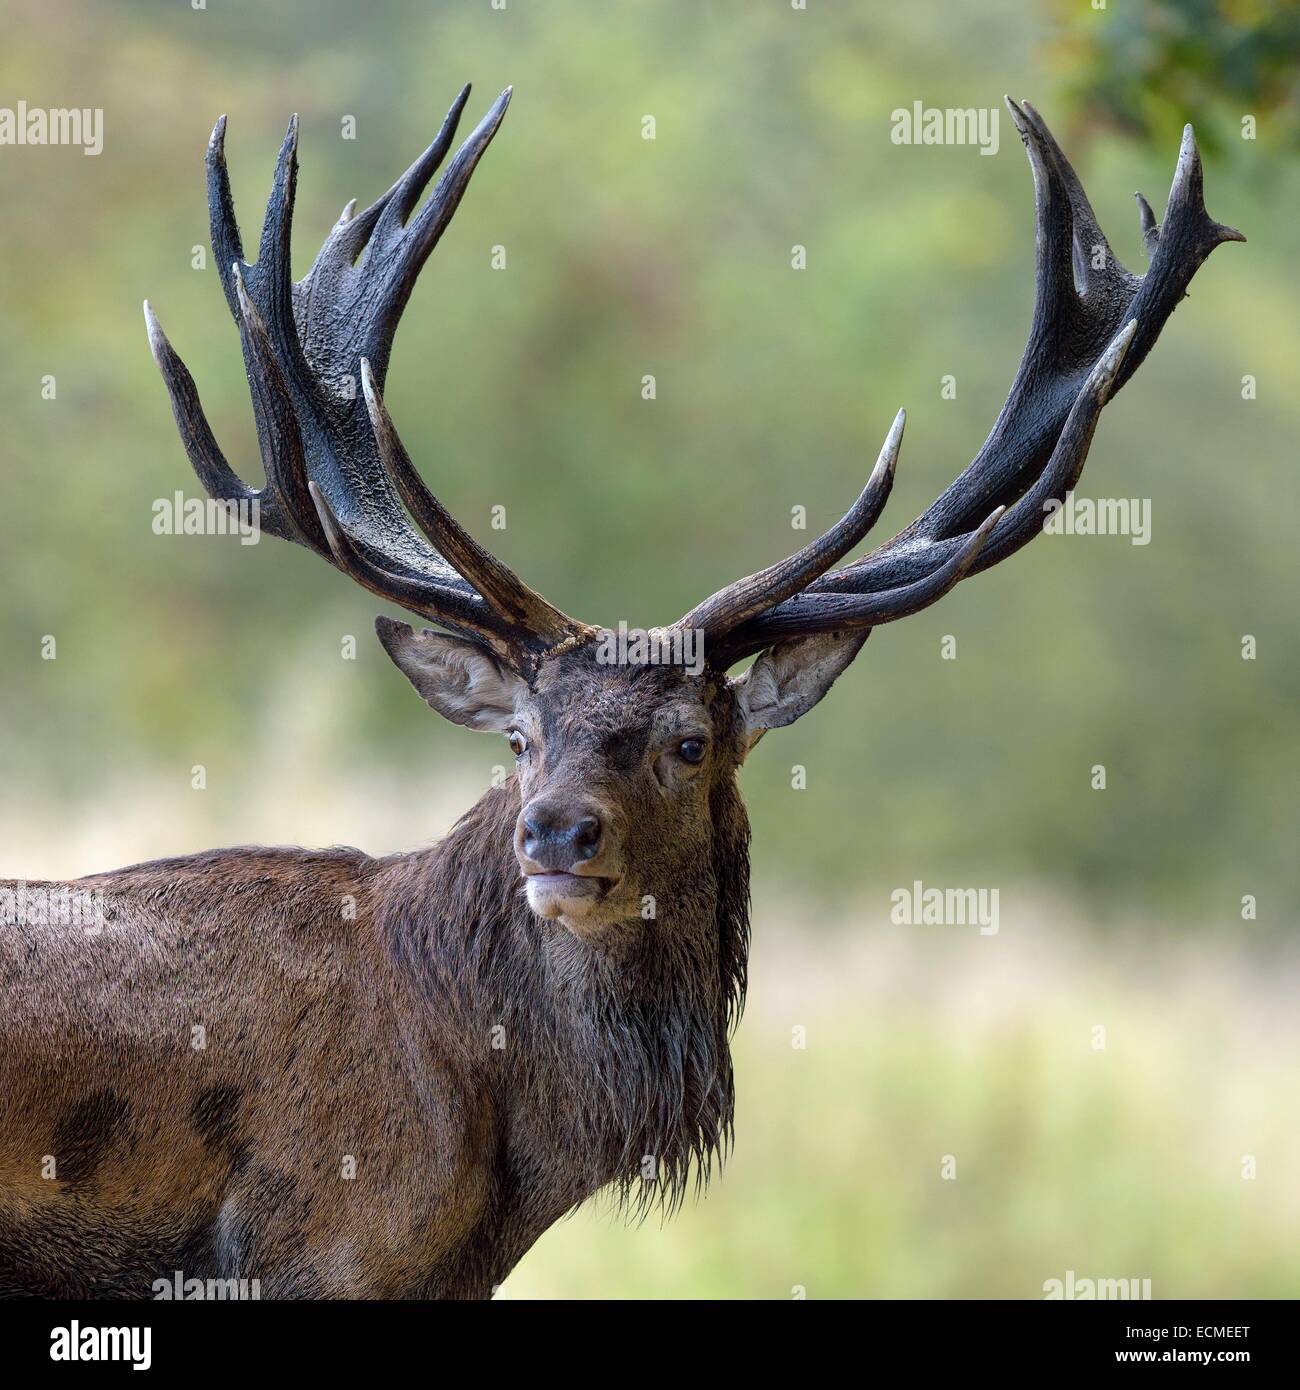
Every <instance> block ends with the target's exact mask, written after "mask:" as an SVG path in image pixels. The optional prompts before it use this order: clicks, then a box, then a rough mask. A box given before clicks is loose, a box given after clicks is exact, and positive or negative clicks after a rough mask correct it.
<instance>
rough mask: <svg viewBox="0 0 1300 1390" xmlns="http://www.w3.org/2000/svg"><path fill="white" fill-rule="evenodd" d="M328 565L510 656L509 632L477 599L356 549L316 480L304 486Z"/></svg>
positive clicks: (511, 655) (510, 631) (366, 586)
mask: <svg viewBox="0 0 1300 1390" xmlns="http://www.w3.org/2000/svg"><path fill="white" fill-rule="evenodd" d="M307 489H308V492H309V494H310V497H311V501H312V503H313V505H314V506H315V509H316V514H317V516H318V517H319V520H320V526H321V530H322V531H323V532H324V534H325V538H326V541H327V543H328V545H329V549H330V554H331V557H332V559H333V561H334V564H335V565H336V566H337V567H338V568H339V569H340V570H342V571H343V573H344V574H346V575H347V576H348V577H349V578H350V579H355V580H356V582H357V583H358V584H360V585H361V586H362V587H363V588H365V589H369V590H370V592H371V593H372V594H377V595H378V596H379V597H380V598H383V599H388V600H390V601H392V602H394V603H398V604H400V605H401V606H402V607H403V608H405V609H406V610H407V612H409V613H417V614H419V615H420V617H422V618H428V619H430V620H431V621H433V622H436V623H440V624H441V625H442V626H443V627H447V628H450V629H452V630H453V631H454V632H458V633H460V634H461V635H462V636H465V637H472V638H474V639H475V640H477V641H481V642H484V643H485V644H486V645H488V646H490V647H491V648H492V649H493V650H494V651H496V652H497V654H498V655H500V656H504V657H506V658H507V659H509V658H511V657H513V656H514V654H515V646H514V643H513V642H512V639H511V633H512V629H511V627H510V626H509V624H507V623H504V622H503V621H502V620H501V618H500V616H499V615H498V614H496V613H494V612H493V611H492V610H491V609H490V608H489V607H488V606H487V605H486V604H485V603H484V602H483V600H482V599H481V598H480V597H479V596H478V595H477V594H473V593H467V592H465V591H463V590H461V589H456V588H453V587H451V586H450V585H447V584H439V583H438V582H437V581H436V580H414V579H408V578H407V577H406V576H405V575H401V574H393V573H392V572H391V571H389V570H386V569H384V568H383V566H381V565H377V564H374V563H373V562H372V561H370V560H368V559H367V558H366V556H365V555H363V554H362V552H361V551H360V550H359V549H358V548H357V546H356V545H355V544H354V542H353V540H352V538H351V537H350V536H349V535H348V533H347V531H345V530H344V528H343V527H342V526H341V525H340V524H339V519H338V517H336V516H335V515H334V513H333V511H332V510H331V509H330V505H329V503H328V502H327V501H326V500H325V494H324V493H323V492H322V491H321V489H320V485H319V484H318V483H316V482H310V483H308V484H307Z"/></svg>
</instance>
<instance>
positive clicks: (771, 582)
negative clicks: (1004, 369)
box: [674, 410, 907, 643]
mask: <svg viewBox="0 0 1300 1390" xmlns="http://www.w3.org/2000/svg"><path fill="white" fill-rule="evenodd" d="M906 422H907V415H906V412H904V411H902V410H900V411H899V412H898V414H897V415H896V416H895V417H894V423H893V424H892V425H891V426H890V428H889V434H888V435H887V436H886V437H885V442H884V444H883V445H882V446H881V449H880V454H879V457H878V458H877V459H876V465H875V467H874V468H873V469H872V470H871V476H870V477H869V478H868V479H867V485H866V487H864V488H863V489H862V492H861V494H860V495H859V497H858V500H857V501H856V502H855V503H854V504H853V506H852V507H850V508H849V510H848V511H847V512H846V513H845V514H844V515H843V516H842V517H841V518H840V520H839V521H837V522H836V523H835V525H834V526H832V527H831V528H830V530H828V531H826V532H825V533H824V534H822V535H821V536H818V537H817V539H816V540H814V541H810V542H809V543H808V544H807V545H806V546H804V547H803V549H802V550H800V551H798V552H797V553H796V554H794V555H791V556H790V557H789V559H786V560H781V561H779V562H778V563H777V564H775V565H769V566H768V568H767V569H764V570H759V571H758V573H757V574H751V575H750V576H749V577H748V578H747V579H738V580H736V582H735V583H734V584H729V585H727V587H726V588H725V589H719V590H718V592H717V593H715V594H713V595H712V596H711V597H710V598H706V599H705V600H704V602H703V603H700V604H697V605H696V606H695V607H694V608H692V609H691V611H690V612H689V613H687V614H686V616H685V617H684V618H681V619H679V620H678V621H677V623H675V624H674V626H675V627H679V628H694V629H697V630H699V631H700V632H702V633H703V634H704V639H705V642H706V643H707V642H709V641H710V640H711V639H712V638H713V637H714V636H715V635H717V636H719V637H720V636H722V635H723V634H725V633H727V632H730V631H731V629H732V628H736V627H739V626H740V625H741V624H742V623H744V622H745V621H746V620H747V619H749V618H752V617H754V616H755V615H757V614H759V613H761V612H762V611H763V610H764V609H765V608H770V607H772V605H773V604H776V603H780V602H782V600H784V599H787V598H790V597H791V596H792V595H794V594H797V593H799V592H800V591H801V590H803V589H805V588H807V586H808V585H809V584H810V583H811V582H812V581H813V580H814V579H816V578H817V577H818V576H819V575H822V574H825V573H826V571H827V570H828V569H830V567H831V566H832V565H833V564H835V563H836V561H838V560H842V559H843V558H844V556H845V555H847V554H848V553H849V551H850V550H852V549H853V547H854V546H855V545H857V544H858V542H859V541H860V540H862V538H863V537H864V536H865V535H866V534H867V532H868V531H870V530H871V528H872V527H873V526H874V525H875V524H876V522H877V520H879V518H880V514H881V512H883V511H884V509H885V503H886V502H887V501H888V500H889V494H890V491H891V490H892V488H893V486H894V469H895V466H896V465H897V463H898V450H899V448H900V446H901V445H902V442H903V426H904V425H905V424H906Z"/></svg>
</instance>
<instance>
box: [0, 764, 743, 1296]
mask: <svg viewBox="0 0 1300 1390" xmlns="http://www.w3.org/2000/svg"><path fill="white" fill-rule="evenodd" d="M518 812H519V805H518V798H517V792H515V791H514V789H512V788H501V789H497V790H494V791H492V792H489V793H488V795H487V796H485V797H484V798H483V800H482V801H481V802H480V803H479V804H478V805H477V806H476V807H475V808H474V809H473V810H472V811H471V812H470V813H469V814H468V815H467V816H466V817H465V818H464V819H463V820H462V821H461V822H460V823H459V824H458V825H457V827H456V828H455V830H453V832H452V834H451V835H450V836H449V837H448V838H447V839H446V840H444V841H442V842H441V843H440V844H439V845H437V846H435V847H434V848H432V849H430V850H426V851H421V852H418V853H414V854H410V855H404V856H395V857H392V858H386V859H372V858H370V857H368V856H366V855H364V854H362V853H360V852H359V851H354V850H342V849H339V850H329V851H321V852H313V851H307V850H297V849H282V850H265V849H233V850H223V851H217V852H214V853H210V854H204V855H197V856H193V857H191V858H183V859H171V860H160V861H157V862H156V863H152V864H143V865H139V866H137V867H134V868H130V869H123V870H120V871H118V872H117V873H113V874H106V875H102V876H98V877H95V878H91V879H84V880H80V881H79V882H78V883H77V884H76V885H75V887H77V888H79V889H82V890H91V891H95V892H97V893H102V894H103V901H104V903H105V906H106V912H105V918H106V921H105V926H104V930H103V931H102V933H99V934H97V935H96V937H95V938H94V939H93V940H89V941H88V940H86V939H85V938H84V936H81V934H80V931H79V929H72V930H70V929H69V928H68V927H66V926H57V925H56V926H47V927H40V928H36V927H33V928H29V929H27V930H26V931H24V932H23V933H21V934H19V935H17V936H10V937H9V938H7V939H6V943H5V953H4V955H5V961H4V965H5V968H4V984H5V988H4V1000H3V1014H2V1015H0V1048H3V1052H4V1056H5V1066H4V1070H5V1076H6V1082H7V1084H6V1087H5V1090H4V1092H3V1094H0V1144H2V1145H3V1147H2V1148H0V1181H2V1182H3V1185H4V1194H5V1195H4V1204H3V1206H2V1207H0V1291H3V1292H5V1293H10V1294H12V1293H14V1292H20V1291H21V1292H26V1293H35V1294H41V1295H44V1296H47V1297H81V1298H87V1297H102V1296H117V1297H128V1298H130V1297H134V1298H140V1297H150V1296H151V1294H150V1290H151V1289H152V1287H153V1285H154V1282H155V1281H156V1280H160V1279H161V1280H165V1281H167V1282H169V1283H170V1281H171V1280H172V1276H173V1273H174V1271H177V1270H180V1271H182V1272H183V1273H184V1274H185V1275H186V1277H191V1276H197V1277H201V1278H216V1279H223V1280H224V1279H250V1280H251V1279H257V1280H258V1281H259V1284H260V1288H261V1293H262V1296H263V1297H265V1298H271V1297H335V1298H338V1297H381V1298H405V1297H417V1298H429V1297H462V1298H464V1297H485V1296H487V1295H489V1294H490V1293H491V1291H492V1289H493V1287H494V1286H495V1285H497V1284H499V1283H500V1282H501V1281H502V1280H503V1279H504V1278H505V1277H506V1275H507V1274H508V1273H509V1271H510V1270H511V1268H512V1267H513V1266H514V1264H515V1263H516V1262H517V1261H518V1259H519V1258H520V1257H521V1256H522V1255H523V1253H524V1252H525V1251H526V1250H527V1249H528V1248H529V1246H531V1245H532V1244H533V1242H534V1241H535V1240H536V1239H537V1238H538V1236H540V1235H541V1233H542V1232H543V1231H544V1230H546V1228H547V1227H548V1226H550V1225H552V1224H553V1223H554V1222H555V1221H556V1220H558V1219H559V1218H560V1217H561V1216H563V1215H564V1213H565V1212H566V1211H568V1210H570V1209H571V1208H572V1207H573V1206H575V1205H577V1204H578V1203H579V1202H581V1201H582V1200H583V1199H584V1198H586V1197H588V1196H590V1195H591V1194H592V1193H593V1192H595V1191H596V1190H597V1189H598V1188H600V1187H603V1186H604V1185H605V1184H607V1183H611V1182H618V1181H620V1180H624V1181H628V1182H631V1181H636V1182H637V1185H638V1187H641V1176H642V1174H643V1172H645V1171H646V1165H645V1162H644V1160H645V1159H646V1158H647V1157H648V1158H649V1159H650V1160H651V1164H652V1166H653V1167H655V1168H657V1169H658V1172H657V1173H656V1174H655V1176H654V1177H653V1178H652V1180H651V1181H650V1182H649V1183H648V1184H646V1185H645V1189H644V1190H645V1194H646V1196H648V1197H651V1198H654V1197H659V1198H661V1199H662V1200H663V1201H665V1202H667V1203H669V1204H672V1203H674V1202H675V1201H676V1200H677V1198H678V1196H679V1195H680V1186H681V1181H682V1179H683V1177H684V1173H685V1164H686V1160H687V1159H688V1158H689V1157H690V1156H691V1154H692V1153H694V1152H698V1153H700V1154H701V1155H705V1156H706V1159H707V1155H708V1154H711V1153H712V1152H713V1151H714V1150H715V1148H716V1146H717V1145H718V1144H719V1143H721V1142H722V1140H723V1138H724V1136H725V1133H726V1131H727V1129H728V1128H729V1125H730V1119H731V1085H730V1059H729V1058H728V1056H727V1053H726V1029H727V1024H728V1017H729V1012H730V1001H729V999H728V998H726V997H724V994H723V992H722V990H721V989H720V988H719V987H718V983H717V980H718V977H717V973H716V972H717V961H716V960H714V961H712V962H706V961H699V962H690V964H691V965H692V966H695V965H698V966H699V967H701V969H702V971H703V976H704V977H703V979H701V978H699V977H692V976H691V975H690V974H685V975H684V976H683V977H682V978H680V979H673V978H662V977H652V979H653V988H654V991H655V993H654V997H653V999H651V998H648V997H646V996H645V994H644V989H645V987H646V986H647V984H648V983H649V981H648V980H647V977H646V976H645V974H644V973H643V972H641V971H640V970H639V969H638V968H637V967H638V965H639V959H638V958H639V957H640V956H641V955H642V954H643V953H644V951H645V948H646V944H647V943H646V942H645V941H644V940H641V941H637V942H631V941H629V942H626V943H623V944H622V946H621V947H620V944H619V943H614V942H611V943H608V944H607V947H606V949H605V950H603V951H602V952H601V953H600V954H599V955H598V956H592V954H591V953H590V952H589V951H587V950H586V949H585V948H580V943H578V942H576V941H575V940H574V939H573V938H572V937H571V936H570V934H569V933H568V932H567V931H565V930H564V929H563V928H562V927H556V926H552V925H551V924H549V923H546V922H544V921H540V920H539V919H537V918H536V917H535V916H534V915H533V914H532V913H531V912H530V911H529V910H528V908H527V906H526V904H525V903H524V902H523V901H522V899H521V897H520V894H519V892H518V889H517V887H516V885H515V882H514V880H515V878H516V874H515V873H514V872H512V869H513V850H512V838H513V831H514V823H515V819H516V817H517V815H518ZM727 852H728V853H732V852H733V849H732V848H729V849H728V851H727ZM739 852H740V853H741V854H742V856H743V841H742V843H741V844H740V846H739ZM737 869H741V870H742V871H743V865H738V864H735V863H733V864H731V865H730V867H729V872H731V873H732V874H734V873H735V872H736V871H737ZM349 901H355V904H356V907H355V920H347V919H345V917H344V916H343V915H342V914H343V904H344V903H345V902H349ZM738 907H739V905H733V906H732V910H733V911H734V912H737V915H736V916H735V918H734V921H733V923H732V926H733V929H735V930H743V921H744V917H743V910H739V911H738ZM715 922H716V914H715V915H714V917H713V919H712V920H710V921H709V923H708V924H707V926H708V929H707V930H702V931H700V932H699V934H698V935H699V938H700V939H701V940H705V939H707V938H709V937H710V936H711V935H712V932H713V929H714V926H715ZM701 925H702V924H701ZM657 929H658V930H661V931H673V932H675V933H681V932H682V931H683V924H682V923H680V922H671V921H664V922H662V923H660V924H658V928H657ZM625 952H626V953H627V955H628V956H629V957H631V959H628V960H624V959H623V955H624V953H625ZM625 967H626V968H625ZM710 970H711V971H712V972H713V978H712V979H710V978H709V973H708V972H709V971H710ZM33 978H36V979H38V980H41V981H45V982H48V984H49V989H48V991H47V990H41V991H40V992H38V993H36V994H32V993H31V992H30V982H31V980H32V979H33ZM674 995H676V998H675V999H674ZM696 998H699V999H701V1000H705V1001H709V1002H708V1003H707V1004H706V1005H705V1006H704V1007H703V1008H702V1009H700V1011H699V1012H698V1013H697V1012H696V1011H695V1010H696V1008H697V1007H698V1006H697V1005H695V1004H694V1003H693V1002H692V1001H693V1000H694V999H696ZM91 999H94V1000H95V1001H96V1005H95V1007H93V1008H87V1001H88V1000H91ZM652 1019H653V1020H654V1023H655V1027H654V1029H653V1030H652V1029H651V1028H650V1027H649V1026H648V1024H649V1022H650V1021H651V1020H652ZM204 1020H206V1021H207V1022H204ZM196 1026H197V1027H198V1028H201V1029H202V1030H203V1031H202V1033H199V1034H195V1032H194V1029H195V1027H196ZM665 1037H670V1038H675V1039H677V1040H680V1042H681V1047H680V1050H679V1049H678V1048H676V1047H665V1046H664V1039H665ZM196 1043H201V1044H202V1045H196ZM615 1061H616V1062H617V1065H613V1063H614V1062H615ZM633 1083H639V1084H633ZM692 1095H701V1096H704V1095H708V1096H711V1100H710V1102H709V1104H708V1105H706V1107H705V1109H704V1111H703V1112H702V1113H701V1117H700V1118H701V1119H702V1120H704V1125H703V1127H700V1125H699V1124H697V1125H696V1126H695V1127H693V1128H692V1127H689V1126H687V1125H686V1123H685V1121H684V1118H683V1114H682V1102H683V1097H687V1098H689V1097H691V1096H692ZM37 1151H40V1155H39V1156H40V1157H43V1156H44V1154H46V1153H52V1154H53V1156H54V1157H55V1159H56V1167H55V1176H54V1178H53V1179H50V1180H47V1179H44V1178H42V1176H41V1173H40V1168H39V1162H38V1163H37V1165H36V1166H33V1161H32V1160H33V1155H35V1154H37ZM575 1156H576V1161H575Z"/></svg>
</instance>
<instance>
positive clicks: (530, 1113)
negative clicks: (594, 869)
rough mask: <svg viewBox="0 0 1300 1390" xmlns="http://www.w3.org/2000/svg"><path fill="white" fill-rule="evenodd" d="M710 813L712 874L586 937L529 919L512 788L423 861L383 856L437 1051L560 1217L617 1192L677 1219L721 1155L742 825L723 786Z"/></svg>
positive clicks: (740, 945)
mask: <svg viewBox="0 0 1300 1390" xmlns="http://www.w3.org/2000/svg"><path fill="white" fill-rule="evenodd" d="M712 811H713V814H712V822H713V847H712V855H711V861H710V862H709V863H707V864H705V865H703V866H702V867H701V869H700V872H699V873H698V874H697V875H696V876H695V877H694V879H693V880H692V881H689V882H686V883H679V884H676V885H674V887H673V891H672V892H671V893H667V894H660V895H656V907H657V915H656V917H655V918H654V919H653V920H649V921H642V920H640V919H638V920H636V921H634V922H629V923H627V924H625V925H622V926H618V927H614V928H610V929H607V930H605V931H602V933H601V935H600V938H599V939H598V940H583V939H581V938H579V937H577V936H576V935H574V934H573V933H572V932H571V931H569V930H568V928H566V927H564V926H561V925H560V924H558V923H555V922H548V921H544V920H542V919H541V918H539V917H537V916H536V915H534V913H533V912H532V911H531V910H530V908H529V907H528V904H527V901H526V899H525V897H524V895H523V891H522V884H521V882H520V877H519V870H518V867H517V864H516V861H515V856H514V850H513V837H514V827H515V820H516V817H517V816H518V814H519V797H518V790H517V788H516V787H515V785H514V783H513V782H511V783H508V784H507V785H506V786H504V787H501V788H497V789H494V790H492V791H490V792H489V793H488V794H487V795H486V796H484V797H483V799H482V800H481V801H479V803H478V804H477V805H476V806H475V807H474V808H473V809H472V810H471V811H470V812H468V814H466V815H465V816H464V817H463V818H462V819H461V820H460V821H459V822H457V824H456V825H455V827H454V828H453V829H452V831H451V833H450V834H449V835H448V836H447V838H446V839H445V840H443V841H441V842H440V843H439V844H438V845H436V846H434V847H433V848H432V849H430V850H426V851H422V852H420V853H417V854H412V855H407V856H403V857H401V858H399V859H397V860H395V861H393V869H392V872H393V873H394V874H397V875H400V876H401V878H402V884H401V891H400V892H398V893H395V894H393V907H392V909H391V911H390V919H391V920H390V921H389V922H388V923H387V924H386V930H387V934H388V938H389V940H390V942H391V944H392V950H393V952H394V954H395V956H396V958H397V959H398V960H399V962H400V963H401V964H402V965H403V967H404V968H405V969H407V970H408V971H410V972H411V973H412V974H413V975H414V976H415V978H416V980H417V982H418V985H419V988H420V990H421V992H422V993H423V995H424V997H425V999H426V1000H427V1002H428V1004H429V1005H430V1008H431V1015H432V1019H431V1023H430V1026H431V1027H432V1028H433V1029H434V1032H435V1035H436V1039H437V1042H438V1043H439V1045H440V1046H442V1047H443V1048H449V1049H451V1050H453V1051H454V1052H455V1053H456V1055H457V1056H458V1059H459V1061H460V1062H461V1063H462V1064H463V1065H464V1066H465V1067H466V1068H467V1069H468V1070H469V1072H470V1074H471V1075H473V1076H474V1077H475V1079H476V1080H477V1081H479V1082H480V1083H482V1084H485V1085H487V1086H489V1087H491V1088H492V1089H493V1093H494V1095H495V1096H496V1097H497V1101H498V1113H500V1114H501V1115H502V1116H503V1118H504V1120H505V1122H506V1125H507V1128H508V1130H509V1132H510V1135H511V1137H512V1139H515V1140H518V1141H519V1142H520V1143H521V1144H522V1146H523V1147H524V1148H525V1149H527V1150H528V1151H529V1159H528V1162H529V1163H530V1164H536V1163H539V1162H540V1163H542V1164H544V1165H545V1166H546V1167H547V1168H548V1169H549V1170H551V1171H550V1172H549V1174H548V1176H549V1177H551V1178H552V1179H553V1185H558V1186H559V1187H560V1188H561V1189H562V1190H563V1191H564V1193H565V1196H566V1198H567V1199H568V1200H567V1201H566V1205H572V1204H574V1203H576V1202H579V1201H581V1200H583V1199H584V1198H585V1197H587V1196H588V1195H590V1194H591V1193H592V1192H594V1191H595V1190H596V1189H597V1188H599V1187H603V1186H605V1185H606V1184H609V1183H613V1184H614V1185H615V1187H616V1190H617V1193H618V1196H619V1198H620V1200H622V1201H624V1202H626V1203H628V1204H629V1205H630V1206H632V1207H633V1208H635V1209H648V1208H650V1207H652V1206H656V1205H658V1206H661V1207H663V1208H665V1209H668V1210H672V1209H674V1208H675V1207H676V1206H677V1205H679V1204H680V1202H681V1200H682V1198H683V1196H684V1195H685V1191H686V1187H687V1185H688V1182H690V1181H693V1182H694V1183H695V1185H696V1186H697V1187H698V1186H702V1185H703V1184H704V1183H705V1182H707V1180H708V1177H709V1175H710V1172H711V1170H712V1167H713V1164H714V1161H715V1160H717V1161H718V1162H721V1160H722V1158H723V1157H724V1156H725V1153H726V1149H727V1147H728V1144H729V1141H730V1138H731V1123H732V1106H733V1084H732V1070H731V1054H730V1050H729V1047H728V1038H729V1035H730V1032H731V1029H732V1027H733V1026H734V1024H735V1022H736V1021H737V1019H738V1017H739V1013H740V1010H741V1008H742V1006H743V1003H744V995H745V972H746V960H747V956H748V946H749V824H748V819H747V817H746V815H745V810H744V806H743V803H742V802H741V799H740V794H739V791H738V789H737V788H736V786H735V784H734V781H733V782H730V783H729V784H728V785H726V786H725V787H723V788H721V789H720V790H719V791H718V792H716V793H715V795H714V804H713V808H712Z"/></svg>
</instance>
